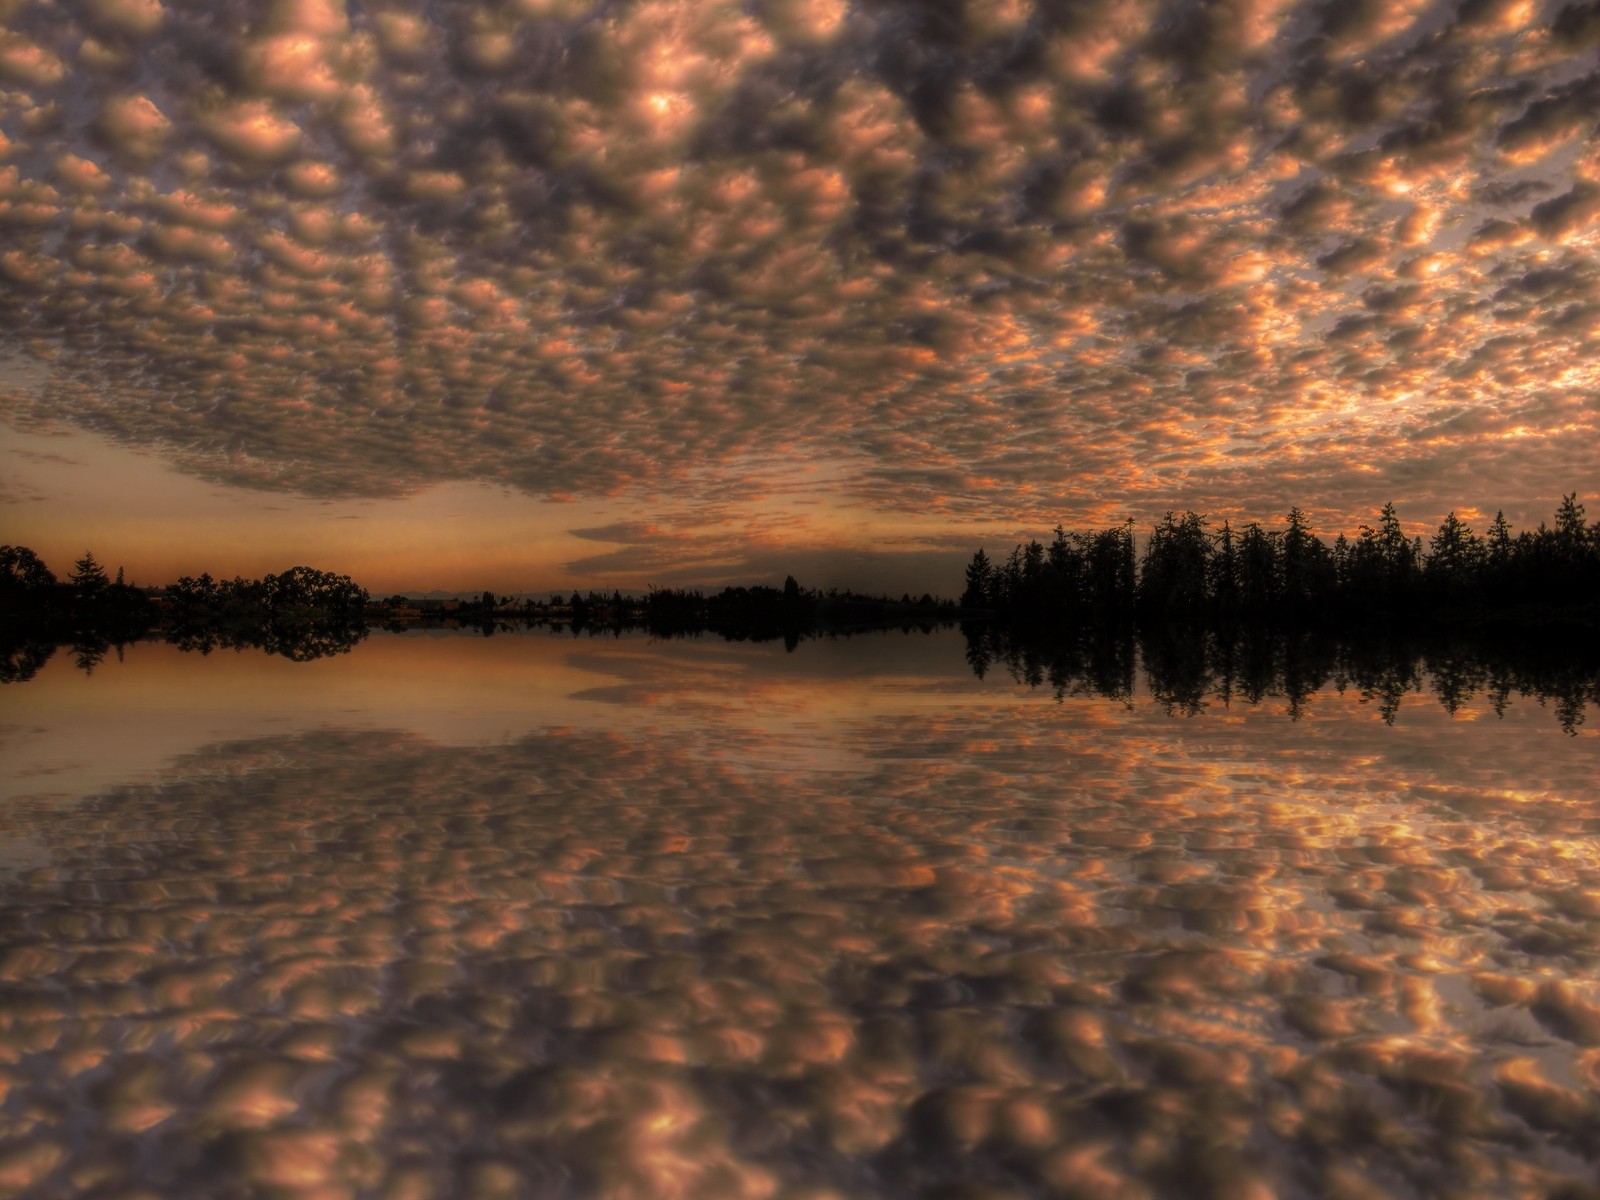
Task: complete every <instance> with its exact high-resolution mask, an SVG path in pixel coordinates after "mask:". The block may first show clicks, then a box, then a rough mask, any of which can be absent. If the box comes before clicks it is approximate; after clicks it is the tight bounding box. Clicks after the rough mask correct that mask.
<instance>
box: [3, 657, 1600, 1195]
mask: <svg viewBox="0 0 1600 1200" xmlns="http://www.w3.org/2000/svg"><path fill="white" fill-rule="evenodd" d="M1595 724H1596V722H1595V721H1594V720H1593V717H1592V715H1591V720H1590V722H1589V724H1588V725H1585V726H1582V727H1580V728H1579V730H1578V736H1576V737H1572V736H1567V735H1566V734H1565V733H1563V731H1562V730H1561V729H1560V728H1559V726H1558V724H1557V723H1556V722H1555V721H1554V720H1552V718H1551V714H1550V712H1549V711H1548V710H1547V709H1545V708H1543V707H1541V706H1540V705H1539V704H1538V703H1537V702H1535V701H1533V700H1527V699H1523V700H1514V701H1513V703H1512V705H1511V706H1510V708H1509V709H1508V710H1507V711H1506V712H1505V714H1504V716H1503V717H1497V716H1496V715H1495V714H1494V713H1493V712H1492V711H1491V710H1490V709H1489V707H1488V706H1487V705H1486V704H1485V705H1483V706H1481V707H1474V706H1473V705H1472V704H1470V703H1469V704H1468V705H1467V706H1466V707H1464V708H1463V709H1462V710H1460V711H1459V712H1457V713H1456V714H1455V716H1454V717H1451V716H1449V715H1447V714H1446V713H1445V712H1444V711H1442V710H1441V709H1440V708H1439V707H1438V706H1437V705H1436V704H1434V703H1431V702H1430V701H1429V699H1428V698H1426V697H1423V696H1418V697H1415V698H1413V699H1412V700H1410V701H1408V702H1407V703H1406V704H1405V705H1404V706H1403V707H1402V710H1401V712H1400V716H1399V719H1398V721H1397V723H1396V724H1395V725H1394V726H1392V727H1390V726H1386V725H1385V724H1384V723H1383V722H1382V721H1381V720H1380V719H1379V717H1378V715H1377V713H1376V712H1375V710H1374V705H1373V704H1372V703H1369V702H1365V701H1364V700H1363V698H1362V697H1361V696H1359V695H1358V694H1355V693H1353V692H1351V693H1347V694H1343V695H1341V694H1339V693H1338V692H1335V691H1329V692H1324V693H1320V694H1318V695H1317V696H1315V697H1313V699H1312V700H1311V702H1310V703H1309V704H1308V705H1307V706H1306V710H1305V713H1304V715H1303V717H1302V718H1301V719H1300V720H1299V721H1290V720H1289V719H1288V717H1287V715H1286V713H1285V706H1284V705H1283V704H1282V703H1281V702H1273V701H1268V702H1266V703H1264V704H1262V705H1260V706H1257V707H1248V706H1239V705H1235V706H1233V707H1231V708H1223V707H1221V706H1213V707H1211V708H1210V709H1208V710H1207V711H1206V712H1204V713H1202V714H1200V715H1198V716H1193V717H1184V718H1175V717H1172V716H1169V715H1167V714H1166V713H1164V712H1163V711H1162V709H1161V707H1160V706H1159V705H1157V704H1153V703H1150V702H1148V701H1147V700H1146V699H1145V698H1144V697H1143V696H1142V695H1140V694H1139V693H1137V692H1136V694H1135V696H1134V699H1133V701H1132V703H1131V704H1121V703H1117V702H1114V701H1108V700H1105V699H1102V698H1087V697H1086V698H1070V697H1069V698H1067V699H1065V700H1062V701H1059V702H1058V701H1057V700H1055V699H1054V698H1052V697H1051V696H1049V695H1047V694H1044V693H1041V692H1030V691H1028V690H1026V689H1022V688H1019V687H1017V686H1016V685H1015V684H1013V683H1012V682H1010V681H1009V680H1005V679H996V678H994V677H993V676H991V677H990V678H989V679H988V680H986V681H978V680H976V679H974V678H973V677H972V675H971V674H970V673H969V672H968V670H967V667H966V664H965V662H964V660H963V643H962V641H961V639H960V637H959V636H958V635H955V634H940V635H935V636H932V637H923V636H920V635H914V636H911V637H901V636H899V635H894V636H892V637H870V638H863V639H856V640H851V641H848V642H840V643H808V644H804V645H802V646H801V647H799V649H798V650H797V651H796V652H794V653H792V654H785V653H784V651H783V648H782V647H781V646H767V645H763V646H738V645H725V644H721V643H715V642H699V643H684V642H677V643H651V642H649V641H647V640H644V639H620V640H615V641H611V640H600V639H596V640H589V639H584V640H573V639H570V638H569V639H564V640H563V639H558V638H552V637H548V636H527V637H507V636H503V635H502V636H497V637H494V638H488V639H485V638H480V637H475V636H454V637H431V638H429V637H390V636H378V637H374V638H372V639H370V640H369V641H368V642H366V643H364V644H363V645H362V646H361V647H359V648H358V649H357V650H356V652H355V653H354V654H352V655H350V656H347V657H344V658H339V659H330V660H325V661H322V662H317V663H310V664H293V663H288V662H285V661H282V660H277V659H271V658H267V657H265V656H261V655H235V654H232V653H225V654H222V655H213V656H211V657H209V658H201V657H198V656H193V655H190V656H184V655H182V654H180V653H178V652H177V651H176V650H173V649H171V648H169V647H165V646H158V645H142V646H136V647H132V648H130V649H129V651H128V652H127V655H126V658H125V660H124V661H122V662H117V661H107V662H105V663H104V664H102V665H101V666H100V667H99V668H97V669H96V670H95V672H94V674H93V675H92V676H85V675H84V674H83V673H82V672H80V671H77V670H75V669H74V668H73V666H72V663H71V660H70V657H69V656H66V655H58V656H57V658H56V659H55V660H54V661H52V662H51V663H50V664H49V665H48V666H47V667H46V668H45V670H44V671H43V672H42V673H41V674H40V676H39V677H38V678H37V679H35V680H33V681H32V682H29V683H26V684H20V685H16V686H13V687H10V688H7V689H5V690H4V691H3V692H0V738H3V741H0V754H3V755H4V760H5V762H6V763H7V770H6V771H5V773H4V776H5V777H4V778H3V779H0V786H3V788H4V795H3V797H0V1195H11V1194H26V1195H29V1196H34V1195H37V1196H42V1197H50V1196H58V1195H59V1196H85V1197H136V1196H137V1197H181V1198H186V1197H218V1198H222V1200H229V1198H233V1197H240V1198H254V1197H264V1198H278V1197H297V1198H298V1197H304V1198H310V1197H318V1198H321V1197H328V1198H334V1197H339V1198H350V1200H354V1198H356V1197H432V1196H449V1197H454V1196H463V1197H529V1198H537V1200H545V1198H555V1200H560V1198H571V1200H590V1198H593V1200H674V1198H683V1200H700V1198H704V1200H722V1198H727V1200H734V1198H749V1200H766V1198H773V1200H778V1198H782V1200H801V1198H807V1200H823V1198H824V1197H839V1198H845V1197H848V1198H855V1197H862V1198H865V1197H875V1198H877V1197H881V1198H885V1200H891V1198H892V1200H899V1198H902V1197H921V1196H929V1197H945V1198H949V1200H956V1198H971V1200H978V1198H994V1200H998V1198H1000V1197H1023V1196H1040V1197H1046V1196H1048V1197H1071V1196H1085V1197H1090V1196H1092V1197H1130V1198H1131V1197H1146V1196H1151V1197H1155V1196H1202V1197H1204V1196H1216V1197H1243V1198H1255V1197H1261V1198H1265V1197H1271V1196H1327V1197H1340V1198H1342V1197H1367V1196H1391V1195H1393V1196H1443V1195H1449V1196H1463V1197H1465V1196H1549V1195H1587V1194H1591V1193H1590V1192H1588V1191H1586V1190H1583V1189H1586V1188H1588V1187H1589V1186H1590V1185H1592V1184H1593V1182H1594V1180H1595V1178H1596V1173H1597V1170H1600V1105H1597V1093H1600V738H1597V736H1596V734H1595V731H1594V728H1595ZM1563 1189H1566V1190H1563Z"/></svg>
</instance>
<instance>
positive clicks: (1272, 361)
mask: <svg viewBox="0 0 1600 1200" xmlns="http://www.w3.org/2000/svg"><path fill="white" fill-rule="evenodd" d="M1597 47H1600V3H1595V2H1594V0H1589V2H1587V3H1586V2H1583V0H1580V2H1579V3H1575V4H1566V3H1564V2H1563V0H1551V2H1544V0H1434V2H1429V0H1303V2H1300V3H1295V2H1293V0H1289V2H1284V0H1221V2H1217V3H1193V2H1190V0H1151V2H1145V0H1032V2H1030V0H918V2H915V3H913V2H910V0H848V2H847V0H743V2H733V3H721V2H714V0H649V2H634V3H629V2H624V0H502V2H499V3H470V2H464V0H463V2H458V0H377V2H371V3H364V2H362V0H348V2H346V0H168V2H166V3H163V2H162V0H57V2H55V3H48V2H45V0H0V501H3V503H0V521H3V523H4V529H3V530H0V540H6V541H14V542H22V543H25V544H28V545H32V546H34V547H35V548H36V549H38V550H39V551H40V552H41V553H42V554H43V555H44V556H45V558H46V560H47V561H48V562H50V563H51V565H52V566H53V567H55V568H56V569H57V571H58V572H64V571H65V570H66V569H68V568H69V567H70V559H71V558H72V557H73V556H75V555H76V554H78V553H81V551H82V549H83V548H85V547H89V548H92V549H94V550H95V552H96V553H97V554H98V555H99V556H100V557H101V558H102V559H105V560H108V561H110V562H113V563H117V562H121V563H125V564H126V565H127V567H128V570H129V572H130V574H131V575H134V576H135V577H137V578H139V579H140V580H141V581H151V582H154V581H157V580H159V579H163V578H168V577H170V576H171V575H173V574H176V573H178V572H180V571H194V572H197V571H200V570H206V569H209V570H211V571H213V572H214V573H222V574H231V573H233V572H234V571H241V572H244V573H246V574H255V573H260V572H261V571H265V570H279V569H282V568H283V567H284V566H287V565H289V564H290V563H292V562H298V561H307V562H311V563H312V564H313V565H316V566H320V567H324V568H329V569H336V570H342V571H347V572H349V573H351V574H352V575H354V576H356V578H357V579H358V580H360V581H361V582H364V583H366V584H368V586H370V587H372V588H374V589H375V590H377V589H388V588H396V587H413V586H415V587H430V586H443V587H450V588H456V587H460V588H467V587H479V586H491V587H496V588H498V589H500V590H511V589H523V588H526V589H533V588H545V587H554V586H561V585H563V584H570V583H572V582H574V581H577V582H584V583H593V584H595V585H604V586H612V585H620V586H624V587H627V586H642V585H644V584H647V583H652V582H653V583H676V582H713V581H722V580H725V579H734V578H762V577H766V578H771V577H773V576H776V577H777V578H779V579H781V577H782V574H783V572H784V571H785V570H793V571H794V572H795V573H796V574H797V575H799V576H800V577H801V578H802V581H803V582H806V583H837V584H857V585H862V586H872V587H879V586H882V587H891V588H893V589H894V590H896V591H899V590H901V589H902V584H903V586H904V587H908V588H911V589H912V590H920V589H922V588H930V589H932V590H935V591H939V590H943V591H945V592H947V593H953V592H955V591H956V590H958V589H959V566H960V562H961V560H962V559H964V558H965V557H966V555H967V553H969V552H970V549H971V548H972V547H973V546H975V545H977V544H978V543H979V542H984V543H986V544H987V545H988V546H989V547H990V548H991V549H994V548H996V547H1000V548H1002V549H1004V548H1006V547H1008V546H1009V544H1010V543H1011V542H1012V541H1014V540H1015V539H1016V538H1017V537H1019V536H1024V535H1027V534H1030V533H1033V534H1043V533H1044V532H1045V531H1046V530H1048V528H1049V527H1050V526H1052V525H1054V524H1055V523H1056V522H1057V521H1061V522H1063V523H1065V524H1066V525H1067V527H1068V528H1073V527H1084V526H1089V525H1094V524H1103V523H1111V522H1114V521H1118V520H1121V519H1122V518H1123V517H1125V516H1129V515H1131V516H1134V517H1136V518H1137V519H1138V520H1139V521H1140V522H1141V524H1142V523H1146V522H1148V521H1150V520H1151V519H1153V518H1155V517H1157V516H1158V515H1159V514H1160V513H1162V512H1163V511H1165V510H1167V509H1169V508H1178V509H1181V508H1193V509H1195V510H1197V511H1202V512H1206V513H1209V514H1212V515H1213V516H1214V517H1219V518H1220V517H1221V516H1224V515H1229V516H1234V517H1239V516H1248V517H1258V518H1261V519H1263V520H1272V519H1276V518H1278V517H1281V514H1282V513H1283V511H1284V510H1285V509H1286V507H1287V506H1288V505H1290V504H1294V503H1298V504H1300V505H1301V506H1302V507H1304V508H1305V509H1307V510H1308V512H1309V513H1310V514H1311V515H1312V517H1313V519H1314V521H1315V523H1316V525H1317V527H1318V528H1319V530H1321V531H1323V532H1326V533H1329V534H1331V533H1334V532H1338V531H1339V530H1340V529H1344V530H1350V531H1353V529H1354V527H1355V525H1356V524H1357V523H1359V522H1360V521H1362V520H1370V519H1371V518H1372V514H1373V511H1374V510H1375V508H1376V507H1377V506H1379V505H1381V504H1382V503H1383V502H1384V501H1385V500H1390V499H1393V500H1395V501H1396V502H1397V503H1398V504H1399V505H1400V506H1401V511H1402V515H1403V516H1405V517H1407V518H1408V519H1409V520H1410V521H1411V522H1413V523H1414V528H1415V529H1416V530H1417V531H1422V530H1423V529H1424V528H1426V527H1431V525H1432V524H1434V523H1436V522H1437V521H1438V520H1439V518H1440V517H1441V516H1443V514H1444V512H1445V511H1446V510H1448V509H1451V508H1454V509H1456V510H1457V511H1458V512H1461V513H1463V515H1465V516H1467V517H1468V518H1469V519H1472V520H1479V521H1481V520H1482V519H1483V517H1484V516H1485V515H1492V514H1493V512H1494V511H1495V510H1496V509H1497V508H1502V507H1503V508H1504V509H1505V511H1506V513H1507V516H1508V517H1509V518H1511V519H1512V521H1513V523H1514V524H1523V523H1533V522H1537V521H1538V520H1539V519H1541V518H1546V517H1548V516H1549V515H1550V514H1551V513H1552V512H1553V511H1554V508H1555V505H1556V503H1557V502H1558V501H1559V498H1560V495H1561V493H1563V492H1566V491H1572V490H1577V491H1579V492H1580V493H1582V494H1587V495H1588V496H1590V497H1591V498H1593V497H1594V496H1595V495H1596V493H1597V492H1600V450H1597V448H1596V447H1597V446H1600V399H1597V396H1600V392H1597V387H1596V384H1597V375H1600V370H1597V367H1596V363H1597V361H1600V360H1597V354H1596V352H1597V350H1600V258H1597V251H1600V140H1596V121H1597V116H1600V61H1597V60H1600V52H1597Z"/></svg>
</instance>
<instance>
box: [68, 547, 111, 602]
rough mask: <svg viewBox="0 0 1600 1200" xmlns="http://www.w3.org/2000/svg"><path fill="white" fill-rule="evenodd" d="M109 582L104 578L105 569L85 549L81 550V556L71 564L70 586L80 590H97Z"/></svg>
mask: <svg viewBox="0 0 1600 1200" xmlns="http://www.w3.org/2000/svg"><path fill="white" fill-rule="evenodd" d="M109 582H110V580H108V579H107V578H106V569H105V568H104V567H102V566H101V565H100V564H99V563H98V562H97V561H96V560H95V557H94V555H93V554H91V553H89V552H88V551H87V550H85V551H84V552H83V557H82V558H80V559H79V560H78V561H77V562H75V563H73V564H72V586H73V587H75V588H77V589H78V590H79V591H80V592H85V593H90V592H98V591H99V590H100V589H101V588H103V587H105V586H106V585H107V584H108V583H109Z"/></svg>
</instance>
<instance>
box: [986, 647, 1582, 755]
mask: <svg viewBox="0 0 1600 1200" xmlns="http://www.w3.org/2000/svg"><path fill="white" fill-rule="evenodd" d="M961 630H962V634H963V635H964V636H965V638H966V642H967V663H968V665H969V666H970V667H971V668H972V670H973V673H974V674H975V675H977V676H978V678H980V679H982V678H984V677H985V676H986V675H988V673H989V672H990V671H992V670H995V669H1003V670H1004V671H1006V672H1007V673H1009V674H1010V676H1011V677H1012V678H1013V679H1014V680H1016V681H1017V682H1018V683H1020V684H1023V685H1024V686H1027V687H1030V688H1041V687H1046V686H1048V687H1049V688H1051V689H1052V690H1053V691H1054V693H1055V695H1056V696H1057V697H1058V698H1060V697H1064V696H1069V695H1073V696H1082V695H1098V696H1104V697H1107V698H1110V699H1115V700H1121V701H1124V702H1129V703H1131V702H1132V699H1133V696H1134V692H1135V683H1136V680H1137V677H1138V676H1139V675H1141V674H1142V676H1143V679H1144V681H1145V682H1146V683H1147V685H1148V689H1149V693H1150V696H1151V698H1152V699H1153V700H1155V701H1156V702H1157V703H1158V704H1160V705H1161V706H1162V708H1163V709H1164V710H1165V711H1166V712H1168V713H1169V714H1173V715H1185V716H1194V715H1196V714H1198V713H1200V712H1202V711H1204V710H1205V709H1207V708H1208V707H1212V706H1216V707H1219V708H1228V707H1230V706H1231V705H1234V704H1237V703H1243V704H1248V705H1257V704H1260V703H1262V702H1263V701H1264V700H1267V699H1269V698H1282V699H1284V700H1286V701H1287V702H1288V704H1287V709H1288V715H1289V716H1290V718H1292V719H1296V720H1298V719H1299V718H1300V717H1301V716H1302V715H1303V714H1304V712H1305V709H1306V705H1307V704H1308V703H1309V702H1310V700H1311V698H1312V697H1313V696H1314V695H1316V693H1318V692H1321V691H1328V690H1335V691H1338V692H1341V693H1342V692H1344V691H1347V690H1354V691H1355V692H1356V693H1357V694H1358V695H1359V696H1360V697H1361V698H1362V700H1363V701H1365V702H1374V703H1375V704H1376V706H1377V710H1378V712H1379V714H1380V715H1381V716H1382V717H1383V720H1384V722H1385V723H1386V724H1391V725H1392V724H1393V723H1394V720H1395V717H1396V715H1397V714H1398V713H1399V711H1400V707H1401V705H1402V704H1403V703H1404V701H1405V698H1406V697H1407V696H1409V695H1424V694H1428V693H1431V694H1432V695H1433V697H1434V698H1435V699H1436V700H1437V701H1438V702H1439V704H1441V705H1442V706H1443V707H1444V709H1445V711H1446V712H1449V713H1451V714H1452V715H1454V714H1455V713H1456V712H1458V711H1460V709H1461V707H1462V706H1463V705H1464V704H1467V703H1469V702H1470V701H1472V700H1474V699H1475V698H1477V697H1480V696H1481V697H1484V698H1485V699H1486V700H1487V701H1488V702H1489V704H1490V706H1491V707H1492V708H1493V709H1494V711H1495V712H1496V713H1497V714H1503V713H1504V711H1505V708H1506V705H1507V703H1508V702H1509V701H1510V699H1511V697H1512V696H1513V695H1522V696H1527V697H1532V698H1534V699H1537V700H1538V701H1539V702H1540V703H1549V704H1550V705H1551V706H1552V708H1553V709H1554V711H1555V716H1556V720H1557V721H1558V722H1559V723H1560V725H1561V727H1562V728H1563V729H1564V730H1566V731H1567V732H1568V733H1573V732H1575V731H1576V730H1577V728H1578V726H1580V725H1582V724H1583V722H1584V717H1585V709H1586V706H1587V705H1589V704H1591V703H1592V704H1596V705H1600V642H1597V641H1596V640H1594V639H1593V638H1585V637H1582V636H1579V635H1577V634H1576V633H1574V632H1573V631H1571V630H1569V631H1567V632H1566V633H1565V634H1563V635H1561V636H1555V635H1553V634H1540V633H1537V632H1530V631H1526V630H1524V631H1521V632H1520V633H1516V634H1506V635H1501V636H1489V635H1487V634H1483V633H1477V634H1468V633H1464V632H1462V631H1459V630H1456V631H1447V632H1444V633H1441V634H1439V635H1438V636H1435V637H1432V638H1426V637H1416V636H1413V637H1401V636H1398V635H1390V636H1374V637H1371V638H1362V637H1351V636H1349V635H1343V636H1335V635H1332V634H1322V633H1318V632H1316V631H1314V630H1310V629H1300V630H1289V631H1285V630H1272V629H1248V628H1241V627H1233V628H1228V627H1220V628H1219V627H1204V628H1193V629H1181V628H1168V629H1163V628H1152V629H1144V630H1140V631H1138V632H1135V630H1134V629H1133V627H1132V626H1115V625H1110V626H1107V625H1099V626H1091V627H1087V628H1084V629H1082V630H1076V631H1069V632H1060V633H1056V634H1053V635H1039V634H1032V635H1030V634H1029V633H1027V632H1026V631H1023V630H1018V629H1016V628H1013V627H1009V626H1006V625H1003V624H999V623H989V622H981V623H971V622H969V623H965V624H963V625H962V626H961Z"/></svg>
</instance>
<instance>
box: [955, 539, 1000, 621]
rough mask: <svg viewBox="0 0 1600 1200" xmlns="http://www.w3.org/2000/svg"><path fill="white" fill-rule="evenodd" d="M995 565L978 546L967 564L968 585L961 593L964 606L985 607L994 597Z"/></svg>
mask: <svg viewBox="0 0 1600 1200" xmlns="http://www.w3.org/2000/svg"><path fill="white" fill-rule="evenodd" d="M993 576H994V567H993V564H991V563H990V562H989V556H988V555H987V554H985V553H984V552H983V547H982V546H979V547H978V552H977V553H976V554H974V555H973V556H972V561H971V562H970V563H968V564H967V586H966V590H965V591H963V592H962V593H961V607H962V608H985V607H987V606H988V604H989V603H990V601H991V600H992V599H993Z"/></svg>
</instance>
